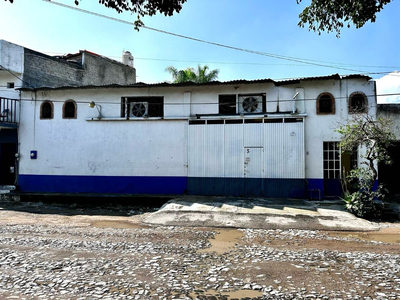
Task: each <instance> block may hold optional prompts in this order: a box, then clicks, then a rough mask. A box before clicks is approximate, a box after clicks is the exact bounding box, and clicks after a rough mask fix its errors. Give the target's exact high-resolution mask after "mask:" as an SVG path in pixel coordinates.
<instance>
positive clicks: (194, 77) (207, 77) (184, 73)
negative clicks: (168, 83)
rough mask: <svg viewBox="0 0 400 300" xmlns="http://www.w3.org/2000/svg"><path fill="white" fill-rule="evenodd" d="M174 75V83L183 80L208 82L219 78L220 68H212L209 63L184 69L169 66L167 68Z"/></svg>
mask: <svg viewBox="0 0 400 300" xmlns="http://www.w3.org/2000/svg"><path fill="white" fill-rule="evenodd" d="M165 70H166V71H167V72H169V73H170V74H171V75H172V79H173V82H174V83H182V82H194V83H206V82H210V81H214V80H217V79H218V73H219V70H217V69H215V70H211V71H210V69H209V67H208V66H207V65H205V66H200V65H198V66H197V69H194V68H190V67H189V68H186V69H184V70H178V69H176V68H175V67H172V66H169V67H167V68H166V69H165Z"/></svg>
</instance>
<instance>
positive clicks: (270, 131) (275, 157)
mask: <svg viewBox="0 0 400 300" xmlns="http://www.w3.org/2000/svg"><path fill="white" fill-rule="evenodd" d="M265 125H266V126H265V135H264V137H265V146H264V147H265V178H304V176H305V166H304V163H305V162H304V130H303V123H301V122H298V123H270V124H265Z"/></svg>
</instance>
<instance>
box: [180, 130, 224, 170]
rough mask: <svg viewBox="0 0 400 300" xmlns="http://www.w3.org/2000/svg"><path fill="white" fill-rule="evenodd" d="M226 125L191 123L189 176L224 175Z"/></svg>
mask: <svg viewBox="0 0 400 300" xmlns="http://www.w3.org/2000/svg"><path fill="white" fill-rule="evenodd" d="M223 156H224V126H221V125H191V126H190V125H189V154H188V162H189V172H188V173H189V176H192V177H223V174H224V157H223Z"/></svg>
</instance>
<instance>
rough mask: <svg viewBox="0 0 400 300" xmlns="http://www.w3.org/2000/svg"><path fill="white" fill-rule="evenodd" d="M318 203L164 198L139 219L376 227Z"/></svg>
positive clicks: (173, 222)
mask: <svg viewBox="0 0 400 300" xmlns="http://www.w3.org/2000/svg"><path fill="white" fill-rule="evenodd" d="M213 200H214V201H213ZM277 203H278V204H277ZM319 205H320V203H317V202H315V203H312V202H310V201H306V200H302V202H299V201H291V200H286V201H284V200H279V201H277V202H275V203H274V202H273V200H270V199H269V200H265V199H237V200H233V199H226V201H221V198H212V197H209V198H197V197H194V198H193V199H191V198H188V197H185V198H179V199H173V200H170V201H168V202H167V203H166V204H165V205H164V206H163V207H162V208H161V209H160V210H159V211H157V212H154V213H150V214H148V215H146V216H145V217H144V218H143V219H142V222H143V223H145V224H152V225H165V226H188V227H191V226H201V227H231V228H254V229H306V230H338V231H374V230H379V228H380V227H379V226H378V225H377V224H375V223H372V222H369V221H367V220H364V219H359V218H357V217H355V216H354V215H352V214H350V213H348V212H347V211H344V210H343V208H342V207H341V205H339V204H338V203H337V202H333V203H329V202H325V203H324V205H323V206H322V207H319Z"/></svg>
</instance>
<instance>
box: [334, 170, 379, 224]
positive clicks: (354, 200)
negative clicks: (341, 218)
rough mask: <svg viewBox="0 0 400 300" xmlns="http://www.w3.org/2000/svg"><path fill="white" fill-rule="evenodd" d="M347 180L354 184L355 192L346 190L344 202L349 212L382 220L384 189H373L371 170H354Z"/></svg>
mask: <svg viewBox="0 0 400 300" xmlns="http://www.w3.org/2000/svg"><path fill="white" fill-rule="evenodd" d="M347 179H348V180H349V181H351V182H353V183H354V186H353V189H354V190H355V191H354V192H352V193H351V192H349V191H348V190H345V191H344V193H343V197H342V200H343V201H344V203H345V207H346V209H347V210H348V211H350V212H351V213H353V214H354V215H356V216H358V217H361V218H380V217H381V215H382V210H383V199H384V192H385V190H384V188H383V187H382V185H379V186H378V187H377V188H372V186H373V183H372V184H371V182H372V181H374V176H373V175H372V174H371V172H370V171H369V169H366V168H357V169H355V170H352V171H351V172H350V174H349V175H348V176H347Z"/></svg>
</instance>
